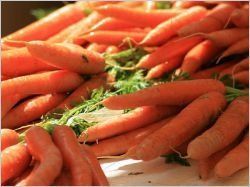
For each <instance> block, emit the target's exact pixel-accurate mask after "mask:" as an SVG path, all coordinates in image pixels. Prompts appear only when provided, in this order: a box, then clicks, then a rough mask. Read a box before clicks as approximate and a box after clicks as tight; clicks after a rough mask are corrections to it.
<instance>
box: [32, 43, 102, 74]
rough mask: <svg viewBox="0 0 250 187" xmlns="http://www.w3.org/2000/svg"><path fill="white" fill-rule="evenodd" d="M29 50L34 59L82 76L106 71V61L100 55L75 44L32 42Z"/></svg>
mask: <svg viewBox="0 0 250 187" xmlns="http://www.w3.org/2000/svg"><path fill="white" fill-rule="evenodd" d="M27 48H28V50H29V52H30V53H31V55H32V56H33V57H35V58H37V59H39V60H42V61H43V62H45V63H48V64H50V65H52V66H55V67H58V68H60V69H66V70H69V71H73V72H77V73H82V74H95V73H100V72H102V71H104V66H105V64H104V59H103V57H102V56H101V55H100V54H99V53H96V52H94V51H89V50H86V49H84V48H82V47H80V46H78V45H75V44H69V43H62V44H52V43H48V42H43V41H32V42H29V43H27Z"/></svg>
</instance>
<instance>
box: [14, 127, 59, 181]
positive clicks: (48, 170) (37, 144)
mask: <svg viewBox="0 0 250 187" xmlns="http://www.w3.org/2000/svg"><path fill="white" fill-rule="evenodd" d="M25 141H26V143H27V146H28V149H29V152H30V153H31V155H32V156H33V157H34V159H35V160H37V161H39V162H40V163H39V165H38V167H34V169H33V170H32V172H31V173H30V174H29V175H28V176H27V177H26V178H25V179H23V180H21V181H20V182H19V183H17V186H48V185H51V184H52V183H53V181H54V180H55V179H56V177H57V176H59V174H60V172H61V169H62V165H63V160H62V155H61V153H60V151H59V149H58V148H57V147H56V146H55V144H54V143H53V141H52V139H51V137H50V135H49V133H47V132H46V131H45V130H44V129H43V128H42V127H38V126H34V127H31V128H30V129H29V130H28V131H27V132H26V134H25Z"/></svg>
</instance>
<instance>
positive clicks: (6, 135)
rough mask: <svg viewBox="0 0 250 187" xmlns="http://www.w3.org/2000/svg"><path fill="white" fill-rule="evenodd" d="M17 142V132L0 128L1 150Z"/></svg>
mask: <svg viewBox="0 0 250 187" xmlns="http://www.w3.org/2000/svg"><path fill="white" fill-rule="evenodd" d="M18 142H19V134H18V133H17V132H16V131H14V130H11V129H1V151H3V150H4V149H5V148H7V147H10V146H12V145H15V144H17V143H18Z"/></svg>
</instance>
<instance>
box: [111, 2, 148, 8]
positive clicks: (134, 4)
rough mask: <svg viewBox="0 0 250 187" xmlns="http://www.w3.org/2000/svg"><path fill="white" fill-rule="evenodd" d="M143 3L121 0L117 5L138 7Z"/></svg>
mask: <svg viewBox="0 0 250 187" xmlns="http://www.w3.org/2000/svg"><path fill="white" fill-rule="evenodd" d="M116 2H117V1H116ZM142 3H143V2H142V1H120V2H119V3H117V4H116V5H118V6H123V7H128V8H137V7H138V6H140V5H142Z"/></svg>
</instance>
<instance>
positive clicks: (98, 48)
mask: <svg viewBox="0 0 250 187" xmlns="http://www.w3.org/2000/svg"><path fill="white" fill-rule="evenodd" d="M107 47H108V46H107V45H104V44H97V43H91V44H89V46H88V47H87V50H89V51H95V52H97V53H104V52H105V51H106V49H107Z"/></svg>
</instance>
